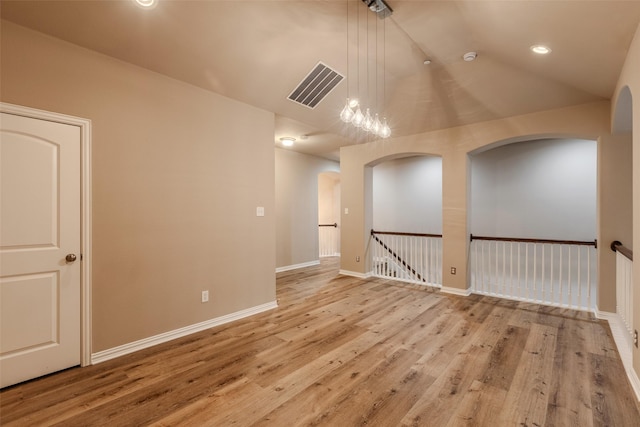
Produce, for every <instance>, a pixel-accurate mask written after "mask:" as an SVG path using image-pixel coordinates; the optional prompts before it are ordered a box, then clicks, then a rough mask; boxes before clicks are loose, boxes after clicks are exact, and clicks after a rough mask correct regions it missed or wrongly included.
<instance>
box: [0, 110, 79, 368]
mask: <svg viewBox="0 0 640 427" xmlns="http://www.w3.org/2000/svg"><path fill="white" fill-rule="evenodd" d="M0 112H3V113H9V114H14V115H17V116H23V117H30V118H34V119H40V120H48V121H51V122H56V123H63V124H67V125H72V126H78V127H79V128H80V139H81V141H80V175H81V176H80V211H81V212H80V254H81V258H80V259H81V261H82V262H81V264H80V365H81V366H87V365H90V364H91V120H88V119H82V118H79V117H73V116H68V115H66V114H59V113H53V112H50V111H44V110H37V109H34V108H29V107H22V106H19V105H14V104H8V103H6V102H0Z"/></svg>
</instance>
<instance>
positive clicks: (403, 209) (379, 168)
mask: <svg viewBox="0 0 640 427" xmlns="http://www.w3.org/2000/svg"><path fill="white" fill-rule="evenodd" d="M372 216H373V218H372V226H373V232H372V235H371V240H370V253H371V259H370V268H371V271H372V273H373V274H374V275H375V276H379V277H387V278H393V279H396V280H402V281H407V282H412V283H419V284H422V285H431V286H438V287H439V286H442V158H441V157H436V156H423V155H421V156H411V157H404V158H399V159H394V160H388V161H385V162H382V163H379V164H377V165H376V166H374V167H373V171H372Z"/></svg>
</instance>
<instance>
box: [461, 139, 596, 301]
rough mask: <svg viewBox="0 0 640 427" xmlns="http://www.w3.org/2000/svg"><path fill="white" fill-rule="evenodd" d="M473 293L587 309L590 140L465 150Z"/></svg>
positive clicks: (592, 290) (591, 253)
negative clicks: (468, 152) (468, 173)
mask: <svg viewBox="0 0 640 427" xmlns="http://www.w3.org/2000/svg"><path fill="white" fill-rule="evenodd" d="M470 187H471V197H470V212H471V214H470V230H471V235H472V238H471V246H470V261H471V276H470V279H471V289H472V291H473V292H474V293H480V294H486V295H493V296H501V297H506V298H512V299H517V300H524V301H531V302H538V303H544V304H550V305H558V306H564V307H571V308H577V309H583V310H591V309H593V308H594V307H595V303H596V290H597V256H596V248H595V238H596V235H597V229H596V209H597V143H596V141H589V140H581V139H541V140H532V141H525V142H518V143H513V144H509V145H503V146H500V147H498V148H494V149H491V150H487V151H484V152H481V153H477V154H474V155H472V156H471V186H470Z"/></svg>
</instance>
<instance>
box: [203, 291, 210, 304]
mask: <svg viewBox="0 0 640 427" xmlns="http://www.w3.org/2000/svg"><path fill="white" fill-rule="evenodd" d="M202 302H209V291H202Z"/></svg>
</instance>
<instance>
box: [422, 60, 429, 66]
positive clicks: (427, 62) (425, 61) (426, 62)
mask: <svg viewBox="0 0 640 427" xmlns="http://www.w3.org/2000/svg"><path fill="white" fill-rule="evenodd" d="M423 64H424V65H429V64H431V60H430V59H425V60H424V62H423Z"/></svg>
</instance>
